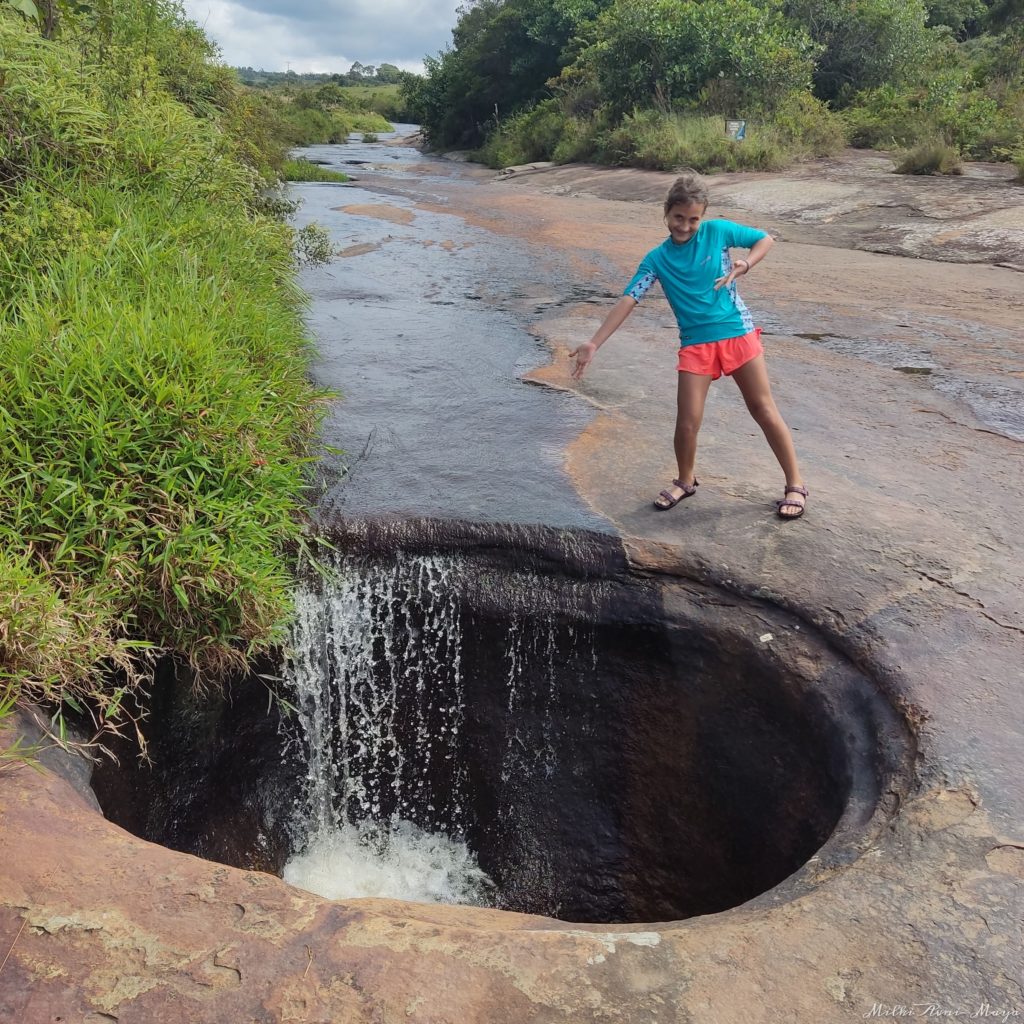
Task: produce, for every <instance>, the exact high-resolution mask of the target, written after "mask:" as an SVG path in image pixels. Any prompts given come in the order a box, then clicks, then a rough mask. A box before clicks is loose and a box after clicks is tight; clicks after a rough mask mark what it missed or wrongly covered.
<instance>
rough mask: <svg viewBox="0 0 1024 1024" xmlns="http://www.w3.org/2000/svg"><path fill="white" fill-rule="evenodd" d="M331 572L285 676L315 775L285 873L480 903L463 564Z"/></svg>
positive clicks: (408, 562) (354, 890)
mask: <svg viewBox="0 0 1024 1024" xmlns="http://www.w3.org/2000/svg"><path fill="white" fill-rule="evenodd" d="M330 568H331V571H330V575H329V578H327V579H325V580H321V581H319V585H313V586H306V587H304V588H303V589H301V590H300V592H299V593H298V595H297V597H296V617H295V624H294V627H293V636H292V644H291V648H292V654H291V656H290V658H289V659H288V663H287V669H286V671H287V677H288V679H289V681H290V683H291V688H292V692H293V694H294V703H295V711H296V715H295V718H296V722H295V726H296V730H295V733H296V735H295V739H296V740H297V741H298V742H299V743H300V744H301V746H302V748H303V749H304V751H305V754H306V759H307V764H308V771H307V773H306V778H305V795H304V799H303V801H302V804H301V805H300V807H299V808H298V813H297V816H296V824H295V831H296V833H297V835H296V839H297V845H298V846H299V847H300V854H299V856H298V857H293V858H292V860H291V861H290V862H289V865H288V867H286V870H285V878H286V879H287V880H288V881H293V882H294V883H295V884H298V885H305V886H306V887H308V888H312V889H313V890H314V891H317V892H320V893H321V894H322V895H327V896H332V897H337V896H345V895H348V896H352V895H378V894H381V895H390V896H396V897H399V898H404V899H425V900H439V901H444V902H460V903H481V902H485V901H486V900H485V898H486V890H487V888H488V885H489V880H488V879H487V877H486V875H485V874H484V873H483V872H482V871H480V869H479V868H478V867H477V865H476V863H475V861H474V859H473V857H472V855H471V854H470V853H469V850H468V848H467V847H466V844H465V836H464V828H465V807H464V804H465V788H466V779H465V768H464V766H463V763H462V760H461V759H460V758H459V756H458V745H459V739H460V732H461V728H462V719H463V714H464V708H463V694H462V678H461V672H462V668H461V659H462V627H461V620H460V607H459V602H458V600H457V594H458V589H459V588H458V581H457V570H456V563H455V561H454V560H453V559H450V558H444V557H439V556H422V555H418V556H410V555H405V554H403V553H399V554H398V555H397V557H396V558H395V560H394V561H393V562H392V563H391V564H389V565H387V566H381V565H379V564H374V563H372V562H370V563H367V561H366V560H361V559H358V558H353V557H338V558H336V559H335V560H334V564H333V565H332V566H331V567H330ZM428 779H430V780H431V782H432V784H431V785H430V787H429V791H428V788H427V780H428Z"/></svg>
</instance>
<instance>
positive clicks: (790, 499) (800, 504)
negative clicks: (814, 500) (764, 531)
mask: <svg viewBox="0 0 1024 1024" xmlns="http://www.w3.org/2000/svg"><path fill="white" fill-rule="evenodd" d="M808 493H809V492H808V490H807V488H806V487H804V486H803V485H802V484H786V496H785V497H784V498H783V499H782V500H781V501H777V502H775V510H776V512H777V513H778V515H779V518H780V519H799V518H800V517H801V516H802V515H803V514H804V507H805V506H806V504H807V501H806V499H807V497H808Z"/></svg>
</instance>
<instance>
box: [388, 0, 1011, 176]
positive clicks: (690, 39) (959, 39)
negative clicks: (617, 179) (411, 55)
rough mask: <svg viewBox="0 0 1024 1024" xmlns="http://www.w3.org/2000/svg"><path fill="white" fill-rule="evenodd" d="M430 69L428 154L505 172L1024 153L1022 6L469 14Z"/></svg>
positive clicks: (633, 1)
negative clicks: (441, 150) (902, 151)
mask: <svg viewBox="0 0 1024 1024" xmlns="http://www.w3.org/2000/svg"><path fill="white" fill-rule="evenodd" d="M425 64H426V74H425V75H424V76H422V77H413V76H406V77H405V78H404V79H403V82H402V86H401V88H402V91H403V94H404V95H405V97H406V99H407V101H408V103H409V105H410V107H412V108H413V110H414V112H415V114H416V117H417V119H418V120H419V121H420V123H421V124H422V125H423V129H424V133H425V135H426V136H427V138H428V139H429V141H430V142H431V143H432V144H434V145H437V146H441V147H449V148H451V147H459V148H476V149H478V150H479V152H480V154H481V156H482V157H483V158H484V159H487V160H489V161H490V162H492V163H501V162H505V161H514V160H515V159H516V158H525V159H556V160H565V159H582V158H587V159H601V160H605V161H608V162H612V163H639V164H641V165H647V166H672V165H673V164H674V163H678V162H688V163H701V162H703V163H705V164H709V165H711V166H726V167H728V166H731V165H743V162H744V161H746V162H747V164H746V165H753V166H771V165H772V163H773V161H774V162H776V163H777V162H779V161H782V162H785V161H786V160H787V159H791V158H792V157H794V156H801V155H806V154H808V153H814V152H829V151H832V150H834V149H835V148H837V147H838V146H841V145H843V144H845V143H847V142H852V143H853V144H855V145H867V146H879V147H885V148H912V147H915V146H926V147H927V146H933V147H935V146H937V147H945V148H946V149H948V150H950V151H951V152H952V153H953V154H954V155H955V156H956V157H960V156H964V157H974V158H985V159H1017V160H1021V159H1022V157H1021V152H1022V149H1024V139H1022V129H1024V0H470V2H469V3H467V4H466V5H465V6H464V7H463V8H461V10H460V16H459V19H458V23H457V24H456V26H455V28H454V29H453V32H452V42H451V44H450V45H449V46H448V47H446V48H445V49H444V50H442V51H441V52H440V53H438V54H437V55H435V56H428V57H427V58H426V59H425ZM723 117H728V118H744V119H747V120H748V122H749V124H750V126H751V130H750V134H749V135H748V139H747V140H746V142H745V144H744V146H743V147H738V146H735V145H734V146H732V147H729V146H725V145H724V142H727V141H728V140H724V141H723V140H722V139H720V136H721V135H723V132H722V130H721V119H722V118H723ZM707 119H713V120H714V121H715V125H716V127H715V128H714V129H712V128H711V126H710V125H709V124H708V123H707ZM751 142H752V143H753V144H750V143H751ZM695 158H696V159H695Z"/></svg>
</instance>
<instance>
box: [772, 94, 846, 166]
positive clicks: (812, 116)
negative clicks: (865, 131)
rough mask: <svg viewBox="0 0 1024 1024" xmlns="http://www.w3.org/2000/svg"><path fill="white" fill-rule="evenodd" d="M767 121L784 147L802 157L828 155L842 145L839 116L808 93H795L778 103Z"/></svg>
mask: <svg viewBox="0 0 1024 1024" xmlns="http://www.w3.org/2000/svg"><path fill="white" fill-rule="evenodd" d="M771 123H772V125H774V127H775V129H776V130H777V131H778V132H779V134H780V136H781V138H782V139H783V140H784V142H785V144H786V146H787V147H788V148H789V149H790V150H792V151H793V152H795V153H800V154H801V155H803V156H832V155H834V154H835V153H838V152H839V150H841V149H842V148H843V147H844V146H845V145H846V141H847V138H846V124H845V123H844V121H843V119H842V117H841V116H840V115H839V114H837V113H835V112H834V111H832V110H830V109H829V108H828V105H827V104H825V103H823V102H822V101H821V100H819V99H816V98H815V97H814V96H812V95H811V94H810V93H806V92H802V93H795V94H794V95H792V96H790V97H789V98H788V99H786V100H785V101H784V102H783V103H782V104H780V105H779V107H778V109H776V111H775V112H774V113H773V114H772V116H771Z"/></svg>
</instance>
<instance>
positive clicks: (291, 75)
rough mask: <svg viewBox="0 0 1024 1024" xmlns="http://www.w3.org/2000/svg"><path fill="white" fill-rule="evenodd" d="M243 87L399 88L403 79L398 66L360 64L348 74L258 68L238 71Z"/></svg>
mask: <svg viewBox="0 0 1024 1024" xmlns="http://www.w3.org/2000/svg"><path fill="white" fill-rule="evenodd" d="M235 72H236V73H237V74H238V78H239V80H240V81H241V82H242V84H243V85H248V86H250V87H251V88H254V89H271V88H273V87H274V86H280V85H297V86H316V85H326V84H327V83H328V82H333V83H334V84H335V85H396V84H397V83H398V82H399V81H400V80H401V77H402V74H403V73H402V71H400V70H399V69H398V68H397V67H395V65H394V64H380V65H377V66H374V65H373V64H360V63H359V61H356V62H355V63H354V64H353V65H352V67H351V68H349V70H348V72H338V73H320V74H313V73H312V72H306V73H301V74H300V73H299V72H296V71H263V70H262V69H261V70H259V71H257V70H256V68H250V67H244V68H237V67H236V68H235Z"/></svg>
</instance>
